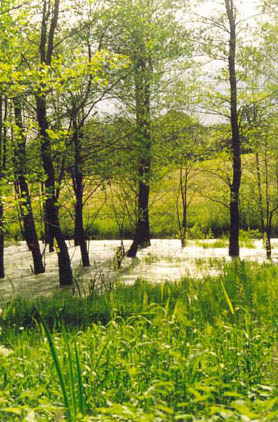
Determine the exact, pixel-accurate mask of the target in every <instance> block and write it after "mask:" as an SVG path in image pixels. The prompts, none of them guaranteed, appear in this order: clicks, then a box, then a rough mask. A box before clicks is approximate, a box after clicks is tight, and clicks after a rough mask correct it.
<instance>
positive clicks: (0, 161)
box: [0, 95, 7, 278]
mask: <svg viewBox="0 0 278 422" xmlns="http://www.w3.org/2000/svg"><path fill="white" fill-rule="evenodd" d="M3 106H4V108H5V110H7V101H6V102H5V100H4V101H3V97H2V96H1V95H0V194H1V192H2V186H1V185H2V183H3V182H2V178H3V170H4V168H5V149H6V136H5V132H4V127H3V126H4V125H3V123H4V122H3ZM5 115H6V113H5V114H4V119H5V117H7V116H5ZM0 198H2V195H0ZM4 277H5V268H4V207H3V202H2V199H0V278H4Z"/></svg>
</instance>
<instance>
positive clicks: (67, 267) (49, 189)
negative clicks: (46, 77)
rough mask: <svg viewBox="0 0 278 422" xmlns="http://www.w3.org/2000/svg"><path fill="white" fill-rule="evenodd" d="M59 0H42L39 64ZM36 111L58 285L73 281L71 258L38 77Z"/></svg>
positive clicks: (44, 59)
mask: <svg viewBox="0 0 278 422" xmlns="http://www.w3.org/2000/svg"><path fill="white" fill-rule="evenodd" d="M59 6H60V0H54V1H53V2H52V1H50V0H43V2H42V8H43V9H42V23H41V35H40V46H39V52H40V61H41V64H42V65H46V66H51V60H52V55H53V49H54V37H55V31H56V29H57V25H58V17H59ZM35 99H36V112H37V120H38V125H39V135H40V147H41V157H42V163H43V168H44V172H45V175H46V180H45V193H46V201H45V216H46V221H47V224H48V229H49V234H50V236H52V237H53V238H54V239H55V240H56V243H57V255H58V265H59V281H60V286H66V285H71V284H72V283H73V278H72V270H71V262H70V257H69V253H68V248H67V244H66V242H65V239H64V236H63V233H62V231H61V228H60V221H59V209H58V206H57V198H56V195H55V172H54V166H53V161H52V151H51V139H50V137H49V134H48V129H49V124H48V120H47V101H46V93H45V92H44V82H43V80H42V81H41V90H40V91H39V92H37V93H36V94H35Z"/></svg>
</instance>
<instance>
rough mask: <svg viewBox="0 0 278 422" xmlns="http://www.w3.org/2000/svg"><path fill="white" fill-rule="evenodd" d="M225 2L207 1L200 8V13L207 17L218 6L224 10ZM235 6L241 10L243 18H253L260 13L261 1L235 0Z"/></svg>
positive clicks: (217, 0) (222, 0) (220, 0)
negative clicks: (259, 5) (258, 7)
mask: <svg viewBox="0 0 278 422" xmlns="http://www.w3.org/2000/svg"><path fill="white" fill-rule="evenodd" d="M223 4H224V0H207V1H204V2H203V3H202V4H201V6H199V13H200V14H202V15H205V14H206V13H210V12H212V11H213V10H214V9H216V8H217V6H218V7H219V6H220V7H221V9H222V8H223ZM235 4H236V5H237V6H238V8H239V9H240V11H241V13H242V16H243V17H244V18H247V17H249V16H253V15H255V14H256V13H257V12H258V9H257V6H258V4H259V0H235Z"/></svg>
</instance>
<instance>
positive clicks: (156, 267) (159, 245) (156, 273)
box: [0, 239, 278, 301]
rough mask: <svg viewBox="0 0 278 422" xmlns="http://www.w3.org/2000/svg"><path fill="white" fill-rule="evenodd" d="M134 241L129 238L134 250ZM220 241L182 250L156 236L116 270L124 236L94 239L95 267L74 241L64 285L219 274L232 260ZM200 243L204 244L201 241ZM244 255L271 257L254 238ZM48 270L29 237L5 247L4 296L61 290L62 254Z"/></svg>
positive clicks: (83, 290)
mask: <svg viewBox="0 0 278 422" xmlns="http://www.w3.org/2000/svg"><path fill="white" fill-rule="evenodd" d="M130 243H131V241H129V240H127V241H124V245H125V248H126V249H128V246H129V245H130ZM214 243H215V240H202V241H201V243H200V242H197V241H189V242H188V244H187V246H186V247H185V248H184V249H182V248H181V246H180V241H179V240H176V239H163V240H161V239H155V240H152V242H151V246H150V247H148V248H146V249H142V250H139V252H138V255H137V258H133V259H131V258H124V260H123V262H122V266H121V269H120V270H118V271H117V270H116V269H115V258H114V257H115V253H116V249H117V247H118V246H119V245H120V241H118V240H94V241H91V242H90V244H89V254H90V260H91V267H89V268H82V267H81V259H80V252H79V248H77V247H74V246H73V243H72V242H69V253H70V257H71V261H72V267H73V270H74V278H75V284H74V287H73V288H72V287H70V288H64V290H65V291H69V292H70V293H71V292H72V290H74V292H75V293H76V294H87V293H88V292H89V291H90V289H93V288H95V287H96V286H98V288H100V289H101V288H103V289H106V288H107V287H109V286H110V285H112V284H113V283H114V282H115V281H116V280H122V281H124V282H125V283H133V282H134V281H135V280H136V279H138V278H143V279H146V280H150V281H154V282H159V281H165V280H177V279H180V278H181V277H183V276H185V275H190V276H194V277H202V276H204V275H207V274H212V275H213V274H217V273H218V272H219V271H220V267H221V264H222V263H223V260H225V261H229V257H228V256H227V255H228V250H227V247H225V248H215V247H211V246H213V244H214ZM198 245H199V246H198ZM273 246H274V249H273V260H274V261H276V260H278V243H277V241H275V242H273ZM240 253H241V258H242V259H246V260H257V261H259V262H263V261H265V250H264V248H263V244H262V241H260V240H256V241H254V242H253V248H241V252H240ZM45 263H46V273H45V274H40V275H34V274H33V273H32V259H31V254H30V252H29V250H28V248H27V246H26V244H25V243H24V242H20V243H18V244H16V245H11V246H8V247H7V248H6V249H5V271H6V277H5V279H2V280H0V301H6V300H8V299H9V298H11V297H13V296H15V295H19V296H34V295H48V294H51V293H52V292H53V291H55V290H58V289H59V283H58V268H57V255H56V253H55V252H52V253H49V252H46V253H45Z"/></svg>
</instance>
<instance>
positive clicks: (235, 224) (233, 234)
mask: <svg viewBox="0 0 278 422" xmlns="http://www.w3.org/2000/svg"><path fill="white" fill-rule="evenodd" d="M225 4H226V12H227V16H228V20H229V26H230V39H229V82H230V111H231V129H232V145H231V151H232V162H233V177H232V183H231V186H230V240H229V255H230V256H231V257H239V227H240V221H239V189H240V181H241V153H240V134H239V125H238V111H237V79H236V68H235V62H236V21H235V8H234V4H233V0H225Z"/></svg>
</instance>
